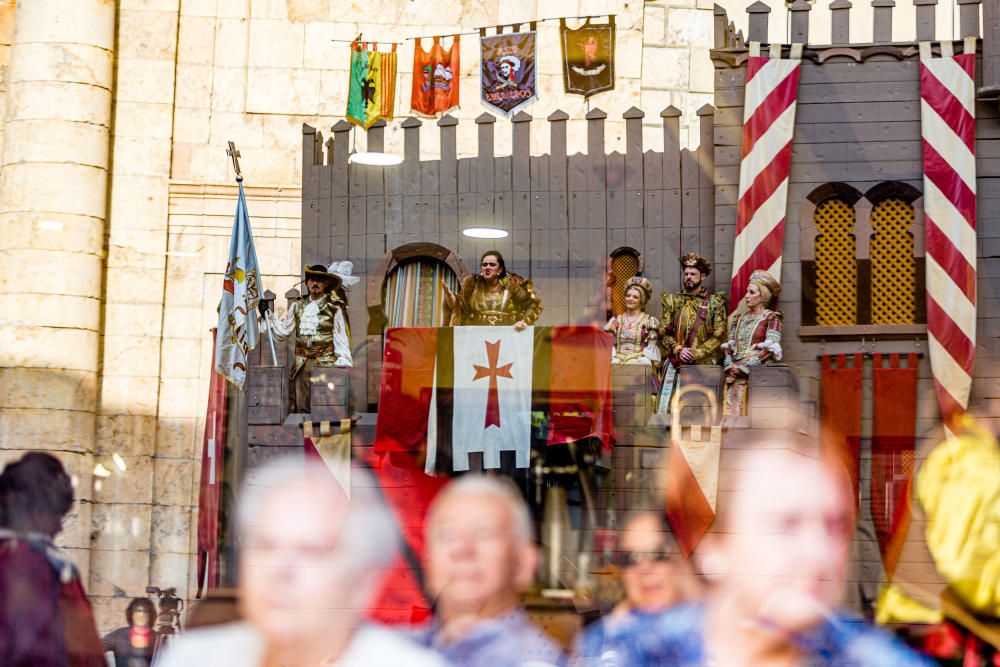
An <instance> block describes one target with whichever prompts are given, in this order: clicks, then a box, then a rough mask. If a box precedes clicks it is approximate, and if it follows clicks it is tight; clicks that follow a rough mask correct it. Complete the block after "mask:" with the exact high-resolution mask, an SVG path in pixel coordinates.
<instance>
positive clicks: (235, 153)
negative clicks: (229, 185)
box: [226, 141, 243, 181]
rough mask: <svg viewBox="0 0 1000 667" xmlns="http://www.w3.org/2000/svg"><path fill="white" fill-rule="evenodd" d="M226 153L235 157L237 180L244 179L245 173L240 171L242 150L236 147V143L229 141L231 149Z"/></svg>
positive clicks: (234, 167) (234, 165)
mask: <svg viewBox="0 0 1000 667" xmlns="http://www.w3.org/2000/svg"><path fill="white" fill-rule="evenodd" d="M226 155H228V156H229V157H231V158H232V159H233V169H235V170H236V180H237V181H242V180H243V173H242V172H240V152H239V150H237V148H236V144H235V143H233V142H232V141H230V142H229V149H228V150H226Z"/></svg>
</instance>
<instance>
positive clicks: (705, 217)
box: [698, 0, 804, 289]
mask: <svg viewBox="0 0 1000 667" xmlns="http://www.w3.org/2000/svg"><path fill="white" fill-rule="evenodd" d="M803 2H804V0H803ZM793 34H794V33H793ZM698 120H699V121H700V127H699V129H700V141H699V143H698V219H699V227H700V228H701V229H700V235H701V239H700V241H701V243H700V245H701V249H702V251H703V252H707V251H708V249H709V248H711V249H712V251H713V252H715V251H716V245H715V107H713V106H712V105H711V104H706V105H705V106H703V107H701V108H700V109H698ZM731 257H732V255H730V258H731ZM712 263H713V264H716V263H718V258H713V259H712ZM714 285H715V275H714V274H710V275H709V277H708V284H707V285H706V287H707V288H708V289H714V287H713V286H714Z"/></svg>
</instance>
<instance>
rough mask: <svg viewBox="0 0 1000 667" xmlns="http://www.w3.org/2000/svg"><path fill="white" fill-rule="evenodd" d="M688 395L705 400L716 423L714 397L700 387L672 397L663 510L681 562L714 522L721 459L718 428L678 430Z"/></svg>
mask: <svg viewBox="0 0 1000 667" xmlns="http://www.w3.org/2000/svg"><path fill="white" fill-rule="evenodd" d="M688 392H694V393H699V394H701V395H702V396H703V397H704V398H706V399H707V400H708V403H709V405H710V406H711V413H712V422H711V423H712V424H715V423H717V421H718V418H717V417H718V406H717V405H716V403H715V396H714V395H713V394H712V393H710V392H709V391H708V390H707V389H705V388H704V387H701V386H698V385H695V386H690V387H681V388H680V390H678V391H677V392H675V393H674V396H673V399H672V400H671V406H670V414H671V426H670V452H669V453H668V454H667V485H666V486H667V501H666V507H665V508H664V509H665V512H666V515H667V521H668V522H669V523H670V528H671V529H672V530H673V531H674V535H676V536H677V542H678V544H679V545H680V547H681V553H683V554H684V557H685V558H687V557H688V556H690V555H691V553H692V552H694V550H695V547H697V546H698V543H699V542H701V538H702V537H704V536H705V533H706V532H707V531H708V529H709V527H710V526H711V525H712V523H713V522H714V521H715V513H716V504H717V500H718V495H719V459H720V457H721V455H722V427H721V426H706V427H704V428H703V427H701V426H690V427H687V428H686V429H683V428H682V427H681V419H680V413H681V410H682V409H683V407H682V406H683V403H682V400H683V399H682V396H683V395H684V394H686V393H688ZM685 433H686V437H685Z"/></svg>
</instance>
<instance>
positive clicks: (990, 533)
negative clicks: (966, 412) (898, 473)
mask: <svg viewBox="0 0 1000 667" xmlns="http://www.w3.org/2000/svg"><path fill="white" fill-rule="evenodd" d="M915 489H916V494H915V495H916V501H917V503H918V507H917V508H916V509H917V511H922V512H923V514H924V515H925V520H926V524H925V528H924V539H925V541H926V547H927V550H928V552H929V553H930V555H931V556H932V558H933V560H934V565H935V567H936V569H937V572H938V573H939V574H940V576H941V579H942V580H943V582H942V585H940V586H939V587H937V589H936V590H928V589H927V583H926V582H921V584H920V587H919V588H918V587H917V586H916V585H914V584H916V583H917V582H908V581H907V580H906V579H907V578H906V577H905V574H904V573H903V572H901V571H899V570H897V572H896V577H895V579H896V581H895V582H893V583H892V584H891V585H889V586H887V587H886V588H885V589H883V591H882V593H881V595H880V596H879V601H878V608H877V620H878V621H879V622H880V623H923V624H936V623H940V622H942V621H943V620H944V619H945V617H946V616H948V615H950V614H948V613H947V612H946V611H945V610H943V609H942V604H941V600H940V597H941V595H942V594H944V595H945V596H946V597H947V599H948V600H949V601H952V602H954V603H957V606H958V607H960V608H961V610H963V611H964V612H968V613H970V614H972V615H975V616H978V617H980V618H981V619H982V618H985V619H986V620H987V622H988V621H989V619H991V618H992V619H993V621H994V622H1000V443H998V442H997V439H996V437H995V436H994V435H993V434H991V433H990V432H989V431H987V430H986V429H984V428H983V427H982V425H980V424H978V423H976V422H975V420H973V419H972V418H971V417H969V416H966V417H964V419H963V421H962V422H961V423H960V425H959V428H958V430H957V432H956V437H950V438H948V439H946V440H945V441H944V442H942V443H940V444H939V445H937V447H935V448H934V450H933V451H931V453H930V455H929V456H928V457H927V460H926V461H925V462H924V463H923V465H922V466H921V467H920V470H919V471H918V473H917V476H916V484H915ZM946 591H947V592H946ZM967 629H969V628H967Z"/></svg>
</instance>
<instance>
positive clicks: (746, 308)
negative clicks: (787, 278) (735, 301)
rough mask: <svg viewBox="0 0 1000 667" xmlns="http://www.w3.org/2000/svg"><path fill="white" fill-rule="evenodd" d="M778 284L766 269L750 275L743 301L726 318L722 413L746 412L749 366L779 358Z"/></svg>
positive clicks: (779, 285) (728, 414)
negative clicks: (724, 393)
mask: <svg viewBox="0 0 1000 667" xmlns="http://www.w3.org/2000/svg"><path fill="white" fill-rule="evenodd" d="M780 292H781V284H780V283H778V281H777V280H775V279H774V278H773V277H772V276H771V274H769V273H768V272H767V271H761V270H757V271H754V272H753V273H752V274H751V275H750V284H749V285H747V292H746V295H745V296H744V297H743V303H741V304H740V307H739V308H738V309H737V310H736V312H735V313H734V314H733V316H732V317H731V318H730V321H729V342H727V343H724V344H723V346H722V347H723V349H724V350H725V357H724V358H723V360H722V366H723V368H724V370H725V373H726V395H725V414H726V415H727V416H734V417H738V416H741V415H746V414H747V379H748V377H749V375H750V367H751V366H761V365H763V364H769V363H771V362H772V361H781V311H779V310H775V309H774V306H775V304H776V303H777V301H778V294H779V293H780Z"/></svg>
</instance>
